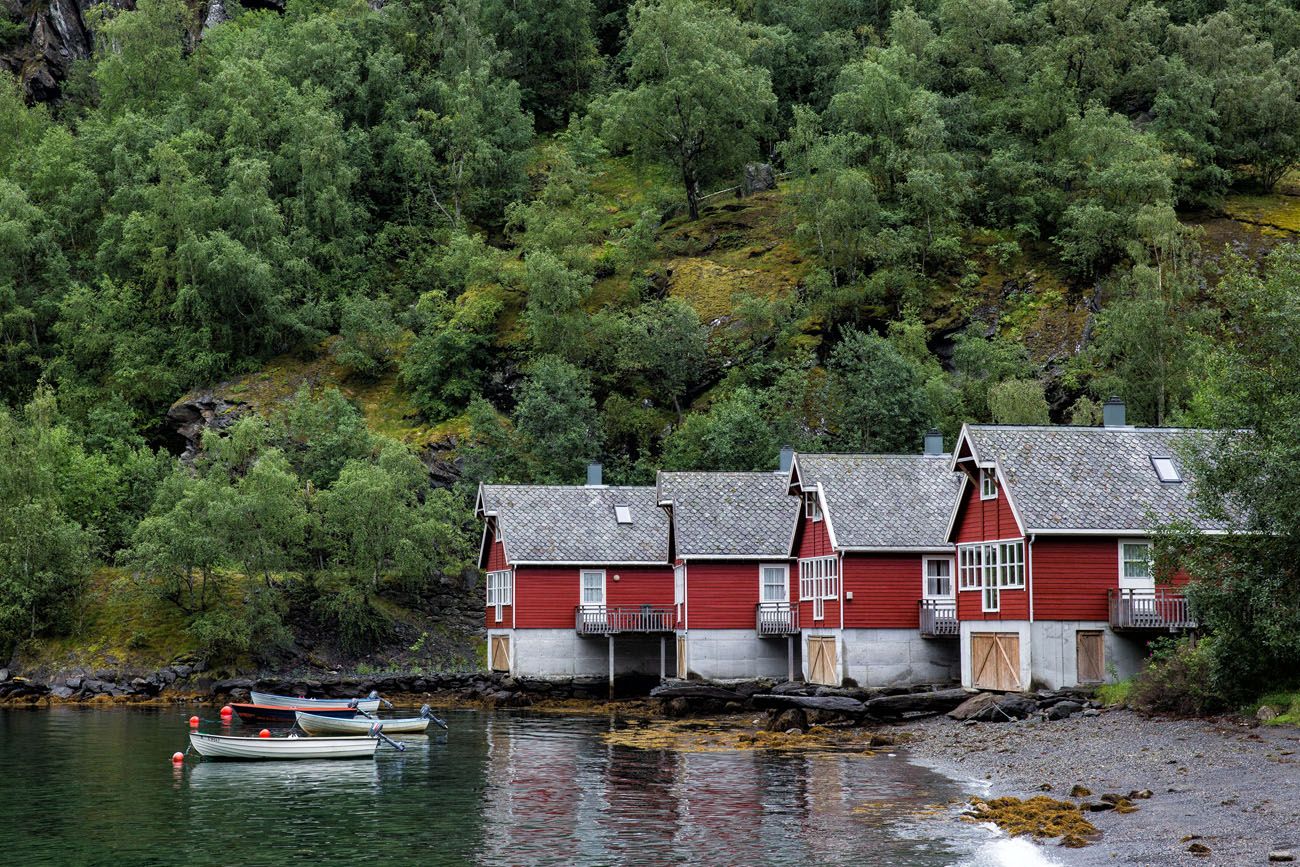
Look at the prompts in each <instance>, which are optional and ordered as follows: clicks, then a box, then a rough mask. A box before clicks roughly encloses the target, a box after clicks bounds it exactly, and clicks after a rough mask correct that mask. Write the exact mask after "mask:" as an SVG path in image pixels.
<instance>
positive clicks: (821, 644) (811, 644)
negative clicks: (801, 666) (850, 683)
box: [808, 637, 839, 686]
mask: <svg viewBox="0 0 1300 867" xmlns="http://www.w3.org/2000/svg"><path fill="white" fill-rule="evenodd" d="M838 668H839V666H838V665H837V662H836V659H835V639H834V638H825V637H823V638H813V637H809V639H808V679H809V680H810V681H812V682H813V683H820V684H824V685H826V686H834V685H835V684H836V683H837V682H838V678H836V677H835V672H836V671H837V670H838Z"/></svg>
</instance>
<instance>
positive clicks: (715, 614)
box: [686, 559, 799, 629]
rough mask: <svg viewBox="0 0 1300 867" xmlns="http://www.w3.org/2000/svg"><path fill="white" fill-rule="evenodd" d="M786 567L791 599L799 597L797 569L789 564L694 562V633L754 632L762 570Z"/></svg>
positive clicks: (689, 589) (689, 581)
mask: <svg viewBox="0 0 1300 867" xmlns="http://www.w3.org/2000/svg"><path fill="white" fill-rule="evenodd" d="M764 563H770V564H775V563H785V564H787V565H788V566H789V572H790V579H791V582H790V589H789V594H790V595H789V597H788V598H790V599H795V598H797V597H798V594H799V582H798V576H797V575H796V574H795V572H796V571H797V567H796V566H795V564H793V563H789V561H786V560H780V559H772V560H726V561H724V560H714V561H707V560H691V561H690V563H689V564H688V565H687V567H686V593H687V596H688V598H689V600H690V611H689V614H688V616H689V618H690V628H691V629H753V628H754V625H755V615H756V606H757V605H758V600H759V585H758V582H759V567H760V565H761V564H764Z"/></svg>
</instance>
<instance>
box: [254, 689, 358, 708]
mask: <svg viewBox="0 0 1300 867" xmlns="http://www.w3.org/2000/svg"><path fill="white" fill-rule="evenodd" d="M249 697H250V698H251V699H252V703H253V704H256V705H260V706H262V707H289V708H293V709H294V710H306V711H311V712H312V713H319V711H320V709H321V708H324V709H326V710H346V709H348V706H349V703H350V702H352V701H354V700H355V701H356V703H357V704H356V709H357V710H360V711H364V712H366V713H374V712H375V711H377V710H379V702H380V701H381V700H382V699H380V698H379V693H377V692H372V693H370V695H368V696H366V697H365V698H358V699H350V698H298V697H297V696H292V695H274V694H272V693H269V692H254V693H250V694H249Z"/></svg>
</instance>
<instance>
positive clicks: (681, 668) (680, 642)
mask: <svg viewBox="0 0 1300 867" xmlns="http://www.w3.org/2000/svg"><path fill="white" fill-rule="evenodd" d="M677 678H678V679H679V680H685V679H686V639H685V638H684V637H683V636H681V635H679V636H677Z"/></svg>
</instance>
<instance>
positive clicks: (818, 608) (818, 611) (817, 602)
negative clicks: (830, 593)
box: [813, 599, 826, 620]
mask: <svg viewBox="0 0 1300 867" xmlns="http://www.w3.org/2000/svg"><path fill="white" fill-rule="evenodd" d="M825 619H826V600H825V599H814V600H813V620H825Z"/></svg>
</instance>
